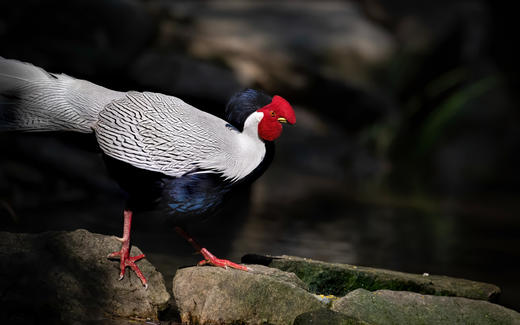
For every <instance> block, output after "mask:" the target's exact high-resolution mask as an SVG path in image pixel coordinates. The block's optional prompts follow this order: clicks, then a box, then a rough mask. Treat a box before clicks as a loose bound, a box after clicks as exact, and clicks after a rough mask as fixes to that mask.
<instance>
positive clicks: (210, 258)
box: [175, 227, 249, 271]
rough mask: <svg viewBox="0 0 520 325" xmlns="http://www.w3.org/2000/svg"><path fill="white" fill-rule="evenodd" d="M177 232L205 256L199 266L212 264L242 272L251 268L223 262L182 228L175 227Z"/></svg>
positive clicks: (226, 261)
mask: <svg viewBox="0 0 520 325" xmlns="http://www.w3.org/2000/svg"><path fill="white" fill-rule="evenodd" d="M175 231H177V233H178V234H179V235H181V236H182V237H184V239H186V240H187V241H188V242H189V243H190V244H191V245H192V246H193V247H194V248H195V250H196V251H197V252H198V253H200V254H202V256H204V259H203V260H202V261H200V262H199V263H198V265H205V264H210V265H214V266H218V267H223V268H226V269H227V268H228V267H231V268H233V269H237V270H242V271H249V268H248V267H247V266H244V265H240V264H236V263H233V262H231V261H228V260H223V259H220V258H217V257H215V256H214V255H213V254H211V253H210V252H209V251H208V250H207V249H206V248H204V247H202V246H200V245H199V243H197V242H196V241H195V240H194V239H193V238H191V237H190V235H188V234H187V233H186V232H185V231H184V230H182V229H181V228H180V227H175Z"/></svg>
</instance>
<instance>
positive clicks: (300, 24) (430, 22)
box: [0, 0, 520, 310]
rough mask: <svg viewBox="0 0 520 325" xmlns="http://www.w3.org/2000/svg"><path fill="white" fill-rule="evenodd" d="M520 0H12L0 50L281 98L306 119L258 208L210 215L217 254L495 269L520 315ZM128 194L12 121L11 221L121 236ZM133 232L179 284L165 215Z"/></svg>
mask: <svg viewBox="0 0 520 325" xmlns="http://www.w3.org/2000/svg"><path fill="white" fill-rule="evenodd" d="M508 6H509V5H508V4H505V2H498V3H497V2H493V1H435V2H431V3H421V4H418V3H417V1H412V0H403V1H378V0H363V1H341V2H340V1H337V2H326V1H316V2H310V1H306V2H296V1H288V2H274V1H273V2H250V1H243V2H194V1H185V2H170V1H158V0H150V1H130V0H67V1H65V0H63V1H56V0H46V1H36V0H21V1H2V2H1V3H0V55H1V56H3V57H6V58H15V59H19V60H22V61H28V62H31V63H33V64H35V65H38V66H41V67H44V68H45V69H46V70H48V71H51V72H63V73H66V74H69V75H72V76H74V77H78V78H84V79H87V80H90V81H93V82H95V83H98V84H100V85H103V86H106V87H109V88H112V89H115V90H152V91H159V92H162V93H166V94H171V95H175V96H178V97H181V98H183V99H184V100H185V101H187V102H188V103H191V104H193V105H195V106H197V107H199V108H201V109H204V110H207V111H210V112H212V113H214V114H216V115H220V114H221V113H222V111H223V108H224V105H225V103H226V101H227V99H228V98H229V96H230V95H231V94H232V93H234V92H235V91H237V90H240V89H242V88H243V87H254V88H258V89H263V90H264V91H266V92H268V93H270V94H279V95H281V96H283V97H285V98H286V99H288V100H289V101H290V102H291V103H292V104H293V105H294V107H295V110H296V115H297V120H298V121H297V125H296V126H295V127H293V128H285V130H284V134H283V135H282V137H281V138H280V139H279V140H278V141H277V154H276V157H275V161H274V163H273V165H272V166H271V168H270V169H269V170H268V172H267V173H266V174H265V175H264V176H263V177H262V178H261V179H260V180H259V181H257V182H256V183H255V184H254V186H253V188H252V189H251V192H250V193H246V194H249V198H248V200H246V201H248V202H249V203H250V204H249V206H245V207H244V205H243V204H240V203H241V202H236V205H235V204H232V205H231V206H230V207H228V211H227V212H226V214H225V215H223V218H222V219H216V220H213V221H210V223H208V224H210V225H211V226H210V227H208V226H207V225H206V227H201V229H204V228H205V229H206V230H201V231H200V234H198V235H199V236H200V237H198V239H199V240H200V241H201V242H203V243H204V244H206V246H207V247H208V248H209V249H210V250H211V251H213V253H215V254H216V255H219V256H221V257H229V258H232V259H234V260H239V259H240V257H241V256H242V255H244V254H246V253H250V252H254V253H265V254H289V255H299V256H303V257H309V258H314V259H320V260H325V261H331V262H341V263H351V264H358V265H366V266H374V267H383V268H389V269H394V270H399V271H405V272H416V273H423V272H428V273H430V274H445V275H450V276H456V277H463V278H468V279H473V280H478V281H486V282H491V283H495V284H497V285H499V286H500V287H501V288H502V290H503V296H502V299H501V300H500V303H501V304H503V305H505V306H508V307H510V308H514V309H516V310H520V293H519V292H520V282H519V281H518V274H520V266H519V263H518V262H519V259H520V236H519V235H520V219H519V214H518V213H519V205H518V204H519V203H518V194H519V186H520V175H519V173H518V171H517V166H518V164H519V162H520V151H519V150H518V149H519V147H520V146H519V144H520V130H519V110H518V109H517V107H518V100H519V97H518V91H517V89H518V86H519V77H518V76H519V75H518V74H517V70H519V69H518V54H519V53H518V52H517V51H516V50H515V45H516V43H517V41H518V34H517V31H518V23H517V17H516V14H515V11H514V10H513V9H512V8H509V7H508ZM123 206H124V200H123V196H122V194H121V193H120V191H119V188H118V187H117V185H116V184H115V183H114V182H113V181H112V180H111V179H110V178H109V176H108V175H107V172H106V170H105V167H104V165H103V161H102V159H101V158H100V154H99V152H98V151H97V150H96V147H95V140H94V139H92V137H89V136H85V135H76V134H65V133H64V134H36V133H32V134H29V133H27V134H0V230H7V231H16V232H41V231H45V230H69V229H77V228H86V229H88V230H90V231H93V232H99V233H104V234H110V235H112V234H115V235H120V234H121V231H122V229H121V228H122V209H123ZM215 225H216V226H218V227H216V226H215ZM208 229H209V230H208ZM211 230H213V231H211ZM132 236H133V237H132V239H133V243H134V244H135V245H137V246H139V247H140V248H141V249H142V250H143V251H145V252H146V253H147V255H148V258H149V259H150V261H151V262H152V263H154V264H155V265H156V266H157V267H158V268H159V270H160V271H162V272H163V273H164V274H165V277H166V279H167V283H168V284H170V281H171V277H172V276H173V274H174V273H175V270H176V268H177V267H179V266H181V265H185V264H193V263H195V262H196V261H197V257H194V256H192V255H191V252H192V249H191V248H190V247H189V246H188V245H187V244H185V243H184V242H183V240H182V239H180V238H178V237H177V236H176V235H175V233H174V232H173V231H171V230H170V229H164V227H163V226H161V225H159V224H157V223H155V222H154V218H153V217H150V218H148V217H141V218H140V217H139V216H136V217H135V218H134V228H133V235H132ZM114 276H117V274H114Z"/></svg>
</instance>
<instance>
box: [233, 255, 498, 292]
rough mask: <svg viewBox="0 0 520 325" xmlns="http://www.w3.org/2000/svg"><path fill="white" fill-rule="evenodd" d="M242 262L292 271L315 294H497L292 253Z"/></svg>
mask: <svg viewBox="0 0 520 325" xmlns="http://www.w3.org/2000/svg"><path fill="white" fill-rule="evenodd" d="M242 262H243V263H257V264H263V265H266V266H269V267H275V268H277V269H280V270H282V271H286V272H294V273H295V274H296V275H297V276H298V277H299V278H300V279H302V280H303V282H305V283H307V284H308V285H309V289H310V290H311V291H312V292H314V293H318V294H333V295H336V296H343V295H345V294H347V293H348V292H350V291H352V290H355V289H358V288H363V289H367V290H370V291H375V290H380V289H390V290H401V291H412V292H418V293H423V294H432V295H441V296H457V297H466V298H471V299H481V300H489V301H495V300H496V299H497V298H498V296H499V295H500V288H499V287H497V286H495V285H493V284H488V283H483V282H476V281H470V280H466V279H457V278H452V277H447V276H439V275H421V274H410V273H403V272H397V271H391V270H385V269H377V268H371V267H362V266H354V265H348V264H338V263H326V262H321V261H314V260H311V259H305V258H301V257H294V256H258V255H246V256H244V257H243V258H242Z"/></svg>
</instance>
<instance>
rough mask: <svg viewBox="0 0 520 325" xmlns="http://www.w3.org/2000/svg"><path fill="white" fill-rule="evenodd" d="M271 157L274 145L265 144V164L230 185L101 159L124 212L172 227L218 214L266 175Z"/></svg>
mask: <svg viewBox="0 0 520 325" xmlns="http://www.w3.org/2000/svg"><path fill="white" fill-rule="evenodd" d="M273 157H274V143H272V142H266V155H265V157H264V160H263V161H262V162H261V163H260V164H259V165H258V166H257V167H256V168H255V169H254V170H253V171H252V172H251V173H250V174H249V175H248V176H246V177H245V178H243V179H241V180H239V181H237V182H234V183H231V182H229V181H227V180H225V179H224V178H223V177H222V176H221V175H220V174H217V173H214V172H209V173H204V171H197V172H195V173H190V174H186V175H183V176H181V177H171V176H166V175H164V174H161V173H158V172H151V171H147V170H143V169H140V168H137V167H134V166H132V165H130V164H127V163H125V162H122V161H120V160H117V159H114V158H111V157H109V156H106V155H104V159H105V163H106V165H107V168H108V171H109V173H110V174H111V175H112V177H113V178H114V179H115V180H116V181H117V182H118V183H119V185H120V186H121V188H122V189H123V190H124V192H125V193H126V195H127V207H126V208H127V209H130V210H133V211H134V212H137V213H138V212H141V211H154V212H158V213H160V214H161V215H162V217H163V218H165V219H166V220H167V222H168V223H169V224H175V225H185V224H189V223H192V222H197V221H200V220H203V219H205V218H209V217H211V216H213V215H215V214H217V213H218V212H219V211H220V208H221V207H222V206H223V204H224V203H225V201H228V200H233V197H235V196H236V195H235V193H237V192H239V191H242V192H243V187H244V186H249V185H250V184H251V183H252V182H253V181H254V180H256V179H257V178H258V177H260V175H262V174H263V173H264V172H265V170H266V169H267V167H268V166H269V164H270V163H271V161H272V159H273ZM241 201H243V200H241ZM237 203H240V202H237Z"/></svg>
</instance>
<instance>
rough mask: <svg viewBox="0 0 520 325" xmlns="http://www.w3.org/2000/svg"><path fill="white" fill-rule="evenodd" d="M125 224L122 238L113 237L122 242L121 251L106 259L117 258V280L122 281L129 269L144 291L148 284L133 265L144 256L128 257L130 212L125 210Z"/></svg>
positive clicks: (111, 254) (109, 255)
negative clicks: (139, 281)
mask: <svg viewBox="0 0 520 325" xmlns="http://www.w3.org/2000/svg"><path fill="white" fill-rule="evenodd" d="M124 215H125V223H124V229H123V238H119V237H115V236H114V238H115V239H117V240H119V241H121V242H122V246H121V250H120V251H117V252H113V253H110V254H108V256H107V257H108V258H119V260H120V262H119V269H120V273H119V280H123V278H124V276H125V271H126V267H127V266H128V267H130V268H131V269H132V270H133V271H134V272H135V274H136V275H137V277H138V278H139V279H140V280H141V283H142V284H143V286H145V289H146V288H148V284H147V281H146V278H145V277H144V275H143V273H142V272H141V270H140V269H139V267H138V266H137V265H136V264H135V262H137V261H138V260H140V259H142V258H144V257H145V255H144V254H141V255H137V256H130V225H131V223H132V212H131V211H128V210H126V211H125V214H124Z"/></svg>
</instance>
